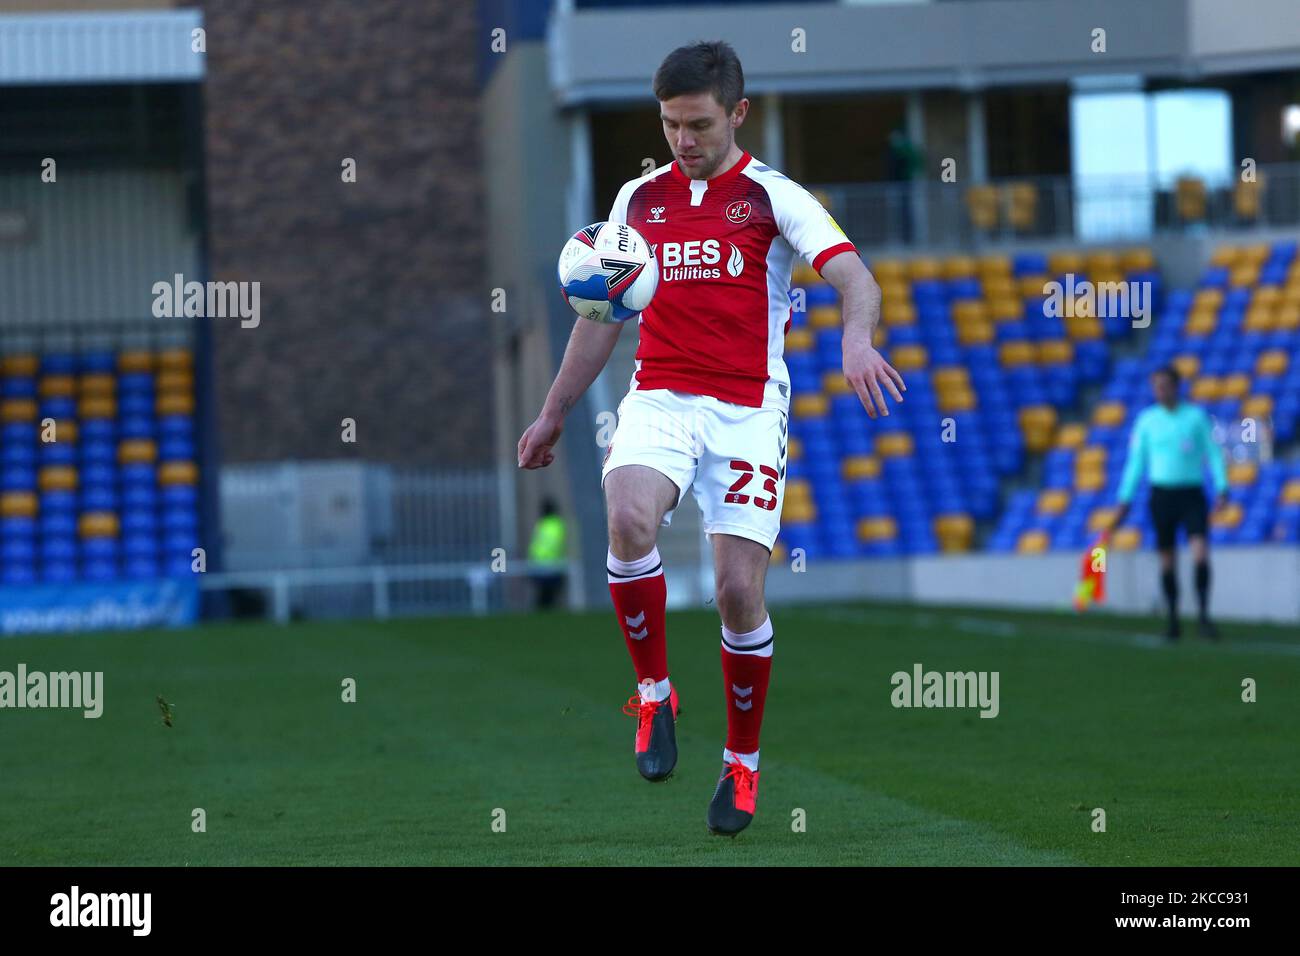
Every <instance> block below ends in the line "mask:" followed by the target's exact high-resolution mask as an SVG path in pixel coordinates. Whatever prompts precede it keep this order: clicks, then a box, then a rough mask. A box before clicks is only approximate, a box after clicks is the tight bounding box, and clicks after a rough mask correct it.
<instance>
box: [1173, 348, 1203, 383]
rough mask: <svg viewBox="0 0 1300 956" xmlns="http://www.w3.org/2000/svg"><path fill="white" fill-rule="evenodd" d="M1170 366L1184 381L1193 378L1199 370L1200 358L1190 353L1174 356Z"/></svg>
mask: <svg viewBox="0 0 1300 956" xmlns="http://www.w3.org/2000/svg"><path fill="white" fill-rule="evenodd" d="M1170 364H1172V365H1173V367H1174V369H1175V370H1176V371H1177V372H1178V375H1179V377H1181V378H1183V379H1184V380H1186V379H1192V378H1195V377H1196V373H1197V372H1199V371H1200V370H1201V359H1200V357H1199V356H1197V355H1192V354H1190V353H1186V354H1183V355H1176V356H1174V360H1173V362H1172V363H1170Z"/></svg>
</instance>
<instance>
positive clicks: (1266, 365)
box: [1255, 349, 1290, 375]
mask: <svg viewBox="0 0 1300 956" xmlns="http://www.w3.org/2000/svg"><path fill="white" fill-rule="evenodd" d="M1289 365H1290V356H1289V355H1287V352H1286V350H1285V349H1269V350H1268V351H1267V352H1260V353H1259V356H1258V357H1257V358H1256V359H1255V374H1256V375H1285V374H1286V370H1287V368H1288V367H1289Z"/></svg>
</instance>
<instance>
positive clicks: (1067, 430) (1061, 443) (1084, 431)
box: [1056, 422, 1088, 448]
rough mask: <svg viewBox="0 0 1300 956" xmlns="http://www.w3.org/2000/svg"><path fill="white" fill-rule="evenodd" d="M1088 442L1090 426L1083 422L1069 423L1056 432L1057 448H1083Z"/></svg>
mask: <svg viewBox="0 0 1300 956" xmlns="http://www.w3.org/2000/svg"><path fill="white" fill-rule="evenodd" d="M1087 440H1088V426H1087V425H1084V424H1083V423H1081V422H1069V423H1068V424H1065V425H1062V426H1061V427H1060V428H1058V429H1057V430H1056V447H1057V448H1082V447H1083V445H1084V442H1086V441H1087Z"/></svg>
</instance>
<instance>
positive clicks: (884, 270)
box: [871, 259, 907, 287]
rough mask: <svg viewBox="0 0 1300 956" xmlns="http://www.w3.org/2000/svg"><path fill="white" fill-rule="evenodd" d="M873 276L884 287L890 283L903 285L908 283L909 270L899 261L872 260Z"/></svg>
mask: <svg viewBox="0 0 1300 956" xmlns="http://www.w3.org/2000/svg"><path fill="white" fill-rule="evenodd" d="M871 274H872V275H873V276H875V277H876V281H877V282H879V283H880V285H881V286H882V287H883V286H884V285H885V283H886V282H890V281H893V282H902V283H906V281H907V270H906V269H905V268H903V263H901V262H900V261H898V260H897V259H872V260H871Z"/></svg>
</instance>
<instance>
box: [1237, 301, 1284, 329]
mask: <svg viewBox="0 0 1300 956" xmlns="http://www.w3.org/2000/svg"><path fill="white" fill-rule="evenodd" d="M1276 312H1277V310H1276V309H1274V307H1273V306H1271V305H1268V304H1267V303H1257V304H1255V305H1252V306H1251V307H1250V309H1249V310H1247V312H1246V321H1245V322H1244V323H1242V328H1243V329H1244V330H1245V331H1247V332H1268V331H1271V330H1272V329H1273V328H1274V327H1275V326H1276V325H1277V319H1276Z"/></svg>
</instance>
